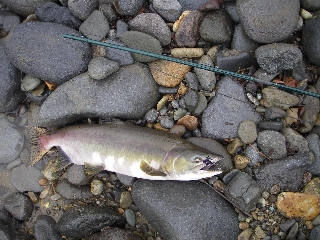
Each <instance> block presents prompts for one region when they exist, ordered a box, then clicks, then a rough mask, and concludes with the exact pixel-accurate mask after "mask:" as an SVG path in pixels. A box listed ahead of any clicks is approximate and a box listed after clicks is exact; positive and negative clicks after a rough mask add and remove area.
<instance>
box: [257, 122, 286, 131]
mask: <svg viewBox="0 0 320 240" xmlns="http://www.w3.org/2000/svg"><path fill="white" fill-rule="evenodd" d="M257 126H258V128H260V129H261V130H272V131H281V130H282V129H283V127H284V124H283V122H276V121H260V122H258V125H257Z"/></svg>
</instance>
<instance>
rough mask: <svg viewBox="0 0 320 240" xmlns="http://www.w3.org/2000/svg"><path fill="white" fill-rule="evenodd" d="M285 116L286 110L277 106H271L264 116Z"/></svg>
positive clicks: (273, 117) (269, 117) (272, 118)
mask: <svg viewBox="0 0 320 240" xmlns="http://www.w3.org/2000/svg"><path fill="white" fill-rule="evenodd" d="M285 116H286V112H285V111H284V110H282V109H281V108H277V107H270V108H268V109H267V110H266V111H265V113H264V117H265V119H266V120H274V119H279V118H284V117H285Z"/></svg>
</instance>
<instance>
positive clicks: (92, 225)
mask: <svg viewBox="0 0 320 240" xmlns="http://www.w3.org/2000/svg"><path fill="white" fill-rule="evenodd" d="M124 224H125V219H124V218H123V217H122V216H121V215H120V214H119V213H118V211H117V210H115V209H113V208H110V207H106V206H83V207H76V208H73V209H69V210H67V211H66V212H65V213H64V214H63V215H62V216H61V218H60V219H59V221H58V222H57V229H58V231H59V232H60V233H61V234H62V235H65V236H67V237H69V238H82V237H88V236H89V235H90V234H92V233H95V232H98V231H99V230H101V229H102V228H104V227H106V226H111V227H112V226H123V225H124Z"/></svg>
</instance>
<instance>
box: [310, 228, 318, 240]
mask: <svg viewBox="0 0 320 240" xmlns="http://www.w3.org/2000/svg"><path fill="white" fill-rule="evenodd" d="M319 236H320V225H317V226H314V227H313V228H312V230H311V232H310V235H309V240H317V239H318V238H319Z"/></svg>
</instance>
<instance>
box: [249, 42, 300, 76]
mask: <svg viewBox="0 0 320 240" xmlns="http://www.w3.org/2000/svg"><path fill="white" fill-rule="evenodd" d="M255 56H256V58H257V61H258V63H259V66H260V67H261V68H263V69H264V70H266V71H267V72H269V73H276V72H279V71H282V70H292V69H293V68H294V67H295V65H296V64H297V63H298V62H300V61H302V53H301V50H300V49H299V48H298V47H297V46H293V45H291V44H286V43H274V44H267V45H263V46H261V47H258V48H257V49H256V51H255Z"/></svg>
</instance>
